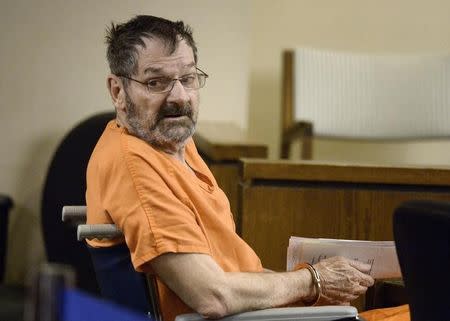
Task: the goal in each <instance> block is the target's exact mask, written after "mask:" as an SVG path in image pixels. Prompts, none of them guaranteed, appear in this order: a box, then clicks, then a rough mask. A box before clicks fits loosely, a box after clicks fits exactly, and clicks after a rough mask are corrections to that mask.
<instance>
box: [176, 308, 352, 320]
mask: <svg viewBox="0 0 450 321" xmlns="http://www.w3.org/2000/svg"><path fill="white" fill-rule="evenodd" d="M357 317H358V310H356V308H355V307H352V306H320V307H296V308H275V309H266V310H258V311H251V312H244V313H239V314H235V315H230V316H228V317H225V318H223V319H221V320H222V321H253V320H255V321H256V320H258V321H269V320H270V321H278V320H279V321H281V320H282V321H294V320H295V321H302V320H303V321H310V320H314V321H333V320H359V319H358V318H357ZM203 320H205V319H203V318H202V317H201V316H200V315H199V314H197V313H190V314H182V315H179V316H177V317H176V318H175V321H203Z"/></svg>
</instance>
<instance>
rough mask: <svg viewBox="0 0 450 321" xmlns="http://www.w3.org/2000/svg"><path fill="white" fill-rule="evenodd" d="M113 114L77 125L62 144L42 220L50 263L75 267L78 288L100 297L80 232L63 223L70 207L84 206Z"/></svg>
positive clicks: (49, 175) (46, 189)
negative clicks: (95, 153)
mask: <svg viewBox="0 0 450 321" xmlns="http://www.w3.org/2000/svg"><path fill="white" fill-rule="evenodd" d="M114 117H115V114H114V113H113V112H105V113H101V114H96V115H94V116H92V117H89V118H88V119H86V120H83V121H82V122H80V123H79V124H78V125H76V126H75V127H74V128H73V129H72V130H71V131H70V132H69V133H68V134H67V135H66V136H65V137H64V139H63V140H62V142H61V143H60V145H59V146H58V148H57V150H56V151H55V154H54V156H53V158H52V160H51V163H50V166H49V168H48V171H47V176H46V180H45V184H44V189H43V196H42V201H41V220H42V228H43V236H44V242H45V249H46V252H47V258H48V261H49V262H54V263H63V264H67V265H70V266H72V267H74V269H75V272H76V275H77V282H78V284H77V285H78V287H79V288H81V289H83V290H86V291H89V292H91V293H99V290H98V287H97V284H96V282H95V273H94V269H93V267H92V263H91V259H90V257H89V252H88V250H87V249H86V247H85V246H84V245H83V244H81V243H79V242H77V240H76V230H75V229H74V228H73V227H71V226H68V225H67V224H63V223H62V222H61V220H60V217H61V216H60V215H61V208H62V207H63V206H64V205H66V204H84V203H85V192H86V179H85V177H86V168H87V164H88V161H89V157H90V155H91V153H92V150H93V149H94V147H95V144H96V143H97V141H98V139H99V137H100V135H101V134H102V132H103V130H104V128H105V126H106V124H107V122H108V121H109V120H111V119H113V118H114Z"/></svg>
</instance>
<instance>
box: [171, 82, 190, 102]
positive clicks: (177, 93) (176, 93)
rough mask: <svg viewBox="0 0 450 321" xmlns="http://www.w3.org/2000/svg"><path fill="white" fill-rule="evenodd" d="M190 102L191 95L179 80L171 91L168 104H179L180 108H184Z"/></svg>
mask: <svg viewBox="0 0 450 321" xmlns="http://www.w3.org/2000/svg"><path fill="white" fill-rule="evenodd" d="M188 101H189V95H188V93H187V92H186V89H185V88H184V87H183V85H182V84H181V82H180V81H179V80H176V81H175V83H174V84H173V87H172V90H171V91H169V94H168V96H167V102H169V103H177V104H179V106H184V105H185V104H186V103H187V102H188Z"/></svg>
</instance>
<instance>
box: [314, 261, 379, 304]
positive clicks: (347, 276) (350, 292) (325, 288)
mask: <svg viewBox="0 0 450 321" xmlns="http://www.w3.org/2000/svg"><path fill="white" fill-rule="evenodd" d="M314 268H315V269H316V270H317V272H319V274H320V279H321V282H322V296H321V299H320V302H319V304H321V305H324V304H330V305H348V304H349V302H350V301H353V300H355V299H356V298H357V297H359V296H360V295H361V294H363V293H365V292H366V291H367V288H368V287H369V286H372V285H373V283H374V280H373V278H372V277H371V276H370V275H368V273H369V271H370V265H369V264H365V263H362V262H358V261H354V260H349V259H346V258H344V257H339V256H337V257H332V258H328V259H325V260H322V261H320V262H319V263H317V264H315V265H314Z"/></svg>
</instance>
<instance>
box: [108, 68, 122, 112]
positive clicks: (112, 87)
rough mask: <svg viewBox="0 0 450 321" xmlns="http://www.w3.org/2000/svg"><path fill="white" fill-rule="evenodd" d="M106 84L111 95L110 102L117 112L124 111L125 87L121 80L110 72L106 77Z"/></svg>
mask: <svg viewBox="0 0 450 321" xmlns="http://www.w3.org/2000/svg"><path fill="white" fill-rule="evenodd" d="M106 86H107V87H108V91H109V94H110V95H111V99H112V102H113V104H114V106H115V107H116V111H117V112H126V101H125V95H126V93H125V88H124V87H123V82H122V80H121V79H120V78H119V77H117V76H116V75H113V74H110V75H108V77H107V78H106Z"/></svg>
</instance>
